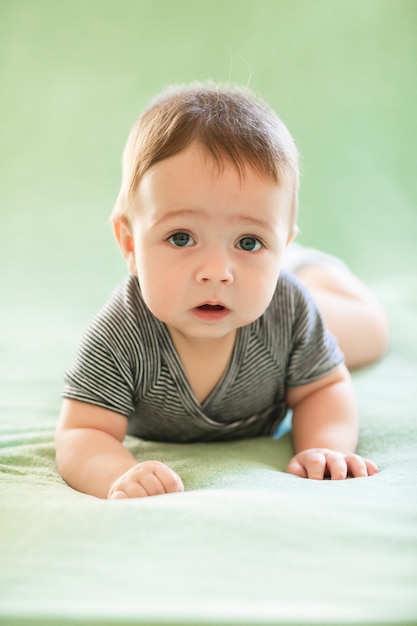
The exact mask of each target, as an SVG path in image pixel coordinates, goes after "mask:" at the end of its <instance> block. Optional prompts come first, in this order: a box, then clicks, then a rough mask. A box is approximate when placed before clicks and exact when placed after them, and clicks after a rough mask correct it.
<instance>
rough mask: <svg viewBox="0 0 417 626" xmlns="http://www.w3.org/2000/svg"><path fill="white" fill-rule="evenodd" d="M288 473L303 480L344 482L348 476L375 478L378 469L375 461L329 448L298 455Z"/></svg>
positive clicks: (290, 464) (290, 463) (313, 449)
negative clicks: (325, 479)
mask: <svg viewBox="0 0 417 626" xmlns="http://www.w3.org/2000/svg"><path fill="white" fill-rule="evenodd" d="M286 471H287V472H288V473H289V474H295V475H296V476H300V477H301V478H312V479H313V480H323V478H331V480H344V479H345V478H347V477H348V476H351V477H353V478H361V477H364V476H373V475H374V474H376V473H377V472H378V468H377V466H376V465H375V463H374V462H373V461H369V460H368V459H363V458H362V457H361V456H359V455H357V454H343V453H342V452H335V451H334V450H329V449H328V448H311V449H309V450H303V452H299V453H298V454H296V455H295V456H294V457H293V458H292V459H291V461H290V462H289V464H288V466H287V469H286Z"/></svg>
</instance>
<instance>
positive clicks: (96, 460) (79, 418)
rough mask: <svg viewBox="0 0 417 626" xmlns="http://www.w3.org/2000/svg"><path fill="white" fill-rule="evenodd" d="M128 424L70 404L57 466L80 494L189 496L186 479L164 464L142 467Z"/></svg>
mask: <svg viewBox="0 0 417 626" xmlns="http://www.w3.org/2000/svg"><path fill="white" fill-rule="evenodd" d="M126 431H127V419H126V418H125V417H124V416H123V415H120V414H119V413H116V412H114V411H109V410H107V409H103V408H101V407H98V406H95V405H92V404H88V403H85V402H78V401H77V400H68V399H66V400H64V402H63V405H62V410H61V415H60V418H59V422H58V427H57V430H56V461H57V465H58V469H59V471H60V473H61V475H62V477H63V478H64V480H65V481H66V482H67V483H68V484H69V485H70V486H71V487H73V488H74V489H77V490H78V491H82V492H83V493H87V494H90V495H93V496H97V497H99V498H112V499H116V498H140V497H143V496H150V495H158V494H163V493H173V492H178V491H183V490H184V486H183V484H182V481H181V479H180V477H179V476H178V475H177V474H176V473H175V472H174V471H173V470H171V469H170V468H169V467H168V466H167V465H165V464H164V463H161V462H159V461H144V462H142V463H138V462H137V461H136V459H135V458H134V457H133V456H132V455H131V454H130V452H129V451H128V450H127V448H125V447H124V445H123V443H122V442H123V439H124V438H125V435H126Z"/></svg>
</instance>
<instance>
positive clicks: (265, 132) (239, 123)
mask: <svg viewBox="0 0 417 626" xmlns="http://www.w3.org/2000/svg"><path fill="white" fill-rule="evenodd" d="M193 142H195V143H197V144H198V145H200V146H201V147H202V148H203V149H204V150H206V151H207V152H208V153H209V154H210V155H211V156H212V157H213V158H214V160H215V162H216V164H217V166H218V168H219V171H220V172H221V170H222V168H223V167H224V162H225V160H227V161H229V162H231V163H232V164H233V165H234V166H235V167H236V169H237V171H238V173H239V175H240V176H241V177H244V176H245V171H246V168H247V167H248V166H250V167H252V168H253V169H254V170H255V171H256V172H257V173H258V174H259V175H261V176H263V177H265V178H268V179H270V180H272V181H274V182H275V183H277V184H279V185H282V186H283V187H287V188H288V189H289V190H290V191H291V193H292V222H293V224H295V221H296V215H297V206H298V183H299V159H298V151H297V148H296V145H295V143H294V140H293V138H292V137H291V135H290V133H289V131H288V129H287V127H286V126H285V124H284V123H283V122H282V121H281V120H280V119H279V117H278V116H277V115H276V113H275V112H274V111H273V110H272V109H271V108H270V107H269V106H268V105H267V104H266V103H265V102H263V101H262V100H260V99H259V98H257V97H256V96H254V95H253V94H252V93H251V92H250V91H249V90H247V89H244V88H241V87H230V86H222V85H215V84H211V83H204V84H202V83H194V84H191V85H188V86H181V85H179V86H174V87H170V88H169V89H168V90H166V91H164V92H163V93H162V94H160V95H159V96H158V97H156V98H155V99H154V100H153V101H152V102H151V103H150V104H149V106H148V107H147V108H146V109H145V111H144V112H143V113H142V115H141V116H140V117H139V119H138V120H137V122H136V124H135V125H134V126H133V128H132V130H131V132H130V134H129V137H128V140H127V143H126V147H125V150H124V153H123V174H122V185H121V189H120V192H119V196H118V198H117V201H116V205H115V207H114V210H113V213H112V216H111V217H112V219H113V220H114V219H117V218H120V217H122V216H124V217H126V218H128V219H130V218H131V216H132V208H133V206H134V199H135V194H136V192H137V189H138V186H139V184H140V181H141V180H142V177H143V176H144V174H145V173H146V172H147V171H148V170H149V169H150V168H151V167H152V166H153V165H155V164H156V163H158V162H159V161H162V160H163V159H167V158H168V157H171V156H174V155H175V154H178V153H179V152H181V151H182V150H184V149H185V148H187V147H188V146H189V145H190V144H191V143H193Z"/></svg>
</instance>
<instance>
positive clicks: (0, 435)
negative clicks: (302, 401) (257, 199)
mask: <svg viewBox="0 0 417 626" xmlns="http://www.w3.org/2000/svg"><path fill="white" fill-rule="evenodd" d="M415 7H416V5H415V2H414V0H398V1H397V2H392V1H391V0H340V1H338V2H334V0H316V1H315V2H311V0H297V1H295V2H288V0H228V2H224V0H199V1H196V2H189V1H188V0H176V1H175V2H172V0H155V1H154V0H137V1H136V0H135V1H133V0H123V2H120V0H88V1H87V0H86V1H85V2H84V1H79V0H72V1H71V2H66V3H60V2H56V0H2V2H1V3H0V45H1V52H2V54H1V59H2V64H1V66H0V77H1V79H2V82H1V84H2V98H1V102H0V109H1V112H2V126H3V127H2V142H1V154H0V175H1V177H2V182H1V187H0V189H1V192H0V193H1V198H0V217H1V228H0V263H1V268H2V269H1V276H0V279H1V288H2V305H1V309H0V310H1V324H0V624H4V625H5V626H17V625H19V626H34V625H38V626H48V624H50V625H51V626H61V625H62V626H82V625H84V624H85V625H87V624H88V625H90V626H93V625H97V626H99V625H100V626H102V625H106V624H108V625H115V626H116V625H117V626H123V625H125V624H126V625H128V624H131V625H133V624H137V625H147V626H150V625H155V626H159V625H160V626H162V625H164V626H168V625H171V626H174V625H175V626H185V625H190V626H209V625H210V626H211V625H214V624H216V625H219V626H221V625H224V626H226V625H227V626H229V625H232V624H234V625H236V626H245V625H248V626H249V625H250V626H258V625H259V626H266V625H268V624H276V625H282V626H283V625H291V626H297V625H298V626H301V625H305V626H307V625H308V626H311V625H333V626H347V625H356V626H360V625H379V626H383V625H384V626H387V625H389V624H392V625H395V626H401V625H411V624H417V489H416V485H417V420H416V415H417V410H416V407H417V403H416V381H417V343H416V338H415V337H416V324H417V302H416V293H417V277H416V273H415V269H416V267H417V262H416V252H415V236H416V232H417V211H416V206H417V193H416V185H415V169H416V168H415V145H416V136H417V135H416V128H417V126H416V114H415V111H416V102H417V83H416V80H415V59H416V58H417V57H416V55H417V39H416V36H415V34H416V32H417V18H416V11H415ZM208 76H212V77H213V78H214V79H216V80H228V79H229V78H231V79H232V80H234V81H236V82H240V83H247V82H248V79H249V77H250V76H252V78H251V84H252V86H253V87H254V89H255V90H257V91H258V90H259V91H260V92H261V93H262V94H263V95H264V96H265V97H266V99H268V100H269V101H270V102H271V104H272V105H273V106H274V107H275V108H276V109H277V110H278V111H279V113H280V114H281V115H282V116H283V118H284V120H285V121H286V122H287V123H288V125H289V127H290V129H291V130H292V131H293V132H294V134H295V138H296V140H297V142H298V144H299V146H300V149H301V152H302V155H303V180H302V193H301V216H300V225H301V229H302V236H301V242H304V243H307V244H311V245H319V246H320V247H323V248H324V249H327V250H328V251H329V252H336V253H339V254H340V255H341V256H342V257H343V258H344V259H345V260H346V261H347V262H348V263H349V264H350V265H351V266H352V267H353V269H354V270H356V271H357V272H358V273H359V274H360V275H361V276H363V277H364V278H365V279H366V280H367V282H368V283H369V284H370V285H371V287H372V288H373V289H374V290H375V291H376V293H377V294H378V295H379V296H380V298H381V300H382V302H383V303H384V305H385V306H386V308H387V311H388V314H389V317H390V323H391V331H392V345H391V349H390V352H389V355H388V356H387V358H386V359H384V360H383V361H382V362H381V363H380V364H378V365H377V366H375V367H373V368H371V369H369V370H367V371H363V372H361V373H359V374H356V375H355V377H354V384H355V387H356V391H357V395H358V400H359V406H360V413H361V440H360V448H359V451H360V453H362V454H363V455H365V456H369V457H370V458H372V459H374V460H375V461H376V462H377V463H378V464H379V466H380V468H381V471H380V473H379V474H378V475H377V476H375V477H372V478H368V479H355V480H347V481H344V482H330V481H324V482H313V481H308V480H303V479H298V478H296V477H294V476H290V475H287V474H285V473H284V471H283V470H284V468H285V466H286V463H287V462H288V460H289V458H290V457H291V455H292V448H291V439H290V436H289V435H285V436H284V437H282V438H281V439H279V440H270V439H256V440H249V441H236V442H232V443H227V444H217V443H216V444H206V445H168V444H165V445H163V444H156V443H152V442H147V443H145V442H141V441H136V440H133V439H129V440H127V442H126V445H128V446H129V447H130V448H131V450H132V451H133V452H134V453H135V454H137V455H138V458H141V459H142V458H157V459H160V460H162V461H165V462H166V463H168V464H169V465H171V466H172V467H173V468H174V469H175V470H176V471H177V472H178V473H179V474H180V475H181V476H182V478H183V480H184V483H185V487H186V491H185V493H183V494H173V495H168V496H163V497H153V498H148V499H143V500H136V501H133V500H132V501H113V502H110V501H109V502H107V501H101V500H97V499H94V498H91V497H88V496H85V495H82V494H80V493H77V492H75V491H73V490H71V489H70V488H69V487H68V486H67V485H66V484H65V483H64V482H63V481H62V479H61V478H60V476H59V474H58V473H57V471H56V468H55V463H54V443H53V433H54V428H55V424H56V420H57V415H58V412H59V406H60V390H61V386H62V371H63V370H64V368H65V367H67V366H68V364H69V363H70V362H71V359H72V356H73V354H74V351H75V347H76V345H77V342H78V340H79V337H80V334H81V332H82V330H83V328H84V327H85V325H86V324H87V323H88V322H89V320H90V319H91V317H92V316H93V315H94V313H95V312H96V311H97V309H98V307H99V306H100V305H101V304H102V303H103V302H104V300H105V299H106V298H107V296H108V295H109V293H110V291H111V290H112V289H113V287H114V286H115V285H116V283H117V282H118V281H119V280H120V279H121V278H122V276H123V275H124V273H125V269H124V267H123V264H122V262H121V260H120V259H119V255H118V253H117V251H116V249H115V246H114V245H113V243H112V241H111V235H110V233H109V229H108V228H106V226H105V220H106V217H107V215H108V214H109V212H110V210H111V206H112V202H113V200H114V198H115V196H116V193H117V188H118V183H119V155H120V153H121V150H122V146H123V142H124V139H125V137H126V135H127V132H128V129H129V127H130V125H131V123H132V122H133V120H134V118H135V116H136V115H137V113H138V111H139V109H140V108H141V107H142V106H143V104H144V103H145V102H146V101H147V99H148V97H149V96H151V95H153V94H154V93H155V92H156V91H158V90H159V89H161V88H162V87H164V86H165V85H166V84H168V83H170V82H172V81H184V82H185V81H187V82H188V81H190V80H193V79H203V78H206V77H208Z"/></svg>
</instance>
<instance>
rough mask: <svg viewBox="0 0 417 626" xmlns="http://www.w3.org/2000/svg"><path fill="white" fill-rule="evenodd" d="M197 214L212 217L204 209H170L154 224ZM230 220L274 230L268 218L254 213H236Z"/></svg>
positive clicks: (206, 217) (157, 224)
mask: <svg viewBox="0 0 417 626" xmlns="http://www.w3.org/2000/svg"><path fill="white" fill-rule="evenodd" d="M195 216H202V217H204V218H205V219H208V218H209V217H210V212H209V211H206V210H203V209H176V210H172V211H168V212H167V213H165V214H164V215H161V217H159V218H157V219H155V220H154V222H153V224H152V225H153V226H159V225H160V224H163V223H164V222H168V221H170V220H174V219H177V218H182V217H184V218H185V217H195ZM229 221H230V222H231V223H238V224H241V223H244V224H247V225H248V226H254V227H257V228H262V229H263V230H266V231H272V230H273V227H272V225H271V224H270V223H269V222H268V221H267V220H263V219H262V218H260V217H257V216H255V215H253V216H252V215H234V216H231V217H230V220H229Z"/></svg>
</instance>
